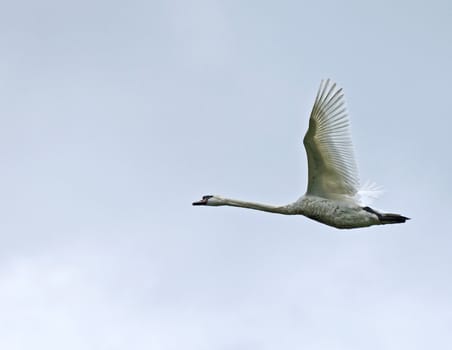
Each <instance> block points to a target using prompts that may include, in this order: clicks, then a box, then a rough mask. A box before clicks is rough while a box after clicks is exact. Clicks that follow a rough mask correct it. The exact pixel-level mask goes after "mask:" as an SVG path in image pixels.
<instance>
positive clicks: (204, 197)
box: [202, 196, 213, 199]
mask: <svg viewBox="0 0 452 350" xmlns="http://www.w3.org/2000/svg"><path fill="white" fill-rule="evenodd" d="M212 197H213V196H202V199H209V198H212Z"/></svg>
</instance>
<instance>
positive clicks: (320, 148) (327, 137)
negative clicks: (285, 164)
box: [303, 80, 359, 198]
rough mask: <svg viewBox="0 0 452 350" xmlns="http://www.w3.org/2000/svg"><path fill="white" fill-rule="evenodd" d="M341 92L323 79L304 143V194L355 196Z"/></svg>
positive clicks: (353, 165)
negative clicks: (306, 183) (305, 158)
mask: <svg viewBox="0 0 452 350" xmlns="http://www.w3.org/2000/svg"><path fill="white" fill-rule="evenodd" d="M349 124H350V123H349V119H348V116H347V110H346V108H345V101H344V94H343V92H342V89H338V88H336V84H334V83H331V82H330V80H327V81H326V82H325V81H323V80H322V82H321V83H320V88H319V91H318V93H317V97H316V100H315V103H314V107H313V108H312V112H311V118H310V120H309V129H308V131H307V132H306V135H305V137H304V140H303V143H304V146H305V148H306V154H307V156H308V173H309V174H308V189H307V192H306V194H308V195H315V196H320V197H325V198H338V197H342V196H347V197H348V196H350V197H354V196H355V195H356V193H357V191H358V187H359V180H358V171H357V167H356V162H355V157H354V153H353V145H352V140H351V136H350V127H349Z"/></svg>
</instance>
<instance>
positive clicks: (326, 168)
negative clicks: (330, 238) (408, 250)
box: [193, 79, 409, 229]
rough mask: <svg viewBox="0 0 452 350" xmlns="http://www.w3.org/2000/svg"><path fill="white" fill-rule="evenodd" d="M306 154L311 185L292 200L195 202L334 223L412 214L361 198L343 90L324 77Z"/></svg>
mask: <svg viewBox="0 0 452 350" xmlns="http://www.w3.org/2000/svg"><path fill="white" fill-rule="evenodd" d="M303 143H304V146H305V148H306V154H307V158H308V189H307V191H306V194H305V195H304V196H302V197H301V198H300V199H298V200H297V201H295V202H294V203H291V204H288V205H283V206H273V205H266V204H260V203H253V202H245V201H240V200H236V199H229V198H223V197H220V196H211V195H209V196H203V197H202V199H201V200H200V201H197V202H194V203H193V205H208V206H221V205H229V206H233V207H242V208H249V209H255V210H262V211H267V212H271V213H279V214H286V215H304V216H307V217H308V218H311V219H313V220H316V221H319V222H321V223H324V224H326V225H330V226H333V227H336V228H342V229H344V228H348V229H350V228H358V227H366V226H372V225H382V224H397V223H403V222H405V221H406V220H409V218H407V217H405V216H402V215H399V214H389V213H381V212H378V211H376V210H374V209H372V208H370V207H368V206H363V204H362V203H361V200H360V198H361V194H362V192H364V191H360V188H359V180H358V171H357V167H356V162H355V157H354V154H353V146H352V140H351V136H350V128H349V119H348V116H347V110H346V108H345V101H344V95H343V93H342V89H338V88H336V84H334V83H331V82H330V80H329V79H328V80H326V81H323V80H322V82H321V83H320V88H319V91H318V93H317V97H316V100H315V103H314V107H313V108H312V112H311V117H310V119H309V128H308V131H307V133H306V135H305V137H304V140H303Z"/></svg>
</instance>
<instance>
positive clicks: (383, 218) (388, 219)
mask: <svg viewBox="0 0 452 350" xmlns="http://www.w3.org/2000/svg"><path fill="white" fill-rule="evenodd" d="M378 219H379V220H380V222H381V224H382V225H386V224H401V223H404V222H405V221H407V220H410V218H407V217H406V216H403V215H399V214H386V213H384V214H380V215H378Z"/></svg>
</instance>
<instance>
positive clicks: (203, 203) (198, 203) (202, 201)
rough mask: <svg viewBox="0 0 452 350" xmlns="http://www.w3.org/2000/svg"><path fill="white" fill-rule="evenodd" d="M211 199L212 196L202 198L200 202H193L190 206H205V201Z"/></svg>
mask: <svg viewBox="0 0 452 350" xmlns="http://www.w3.org/2000/svg"><path fill="white" fill-rule="evenodd" d="M212 197H213V196H203V197H202V199H201V200H200V201H197V202H193V203H192V205H207V201H208V200H209V198H212Z"/></svg>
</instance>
